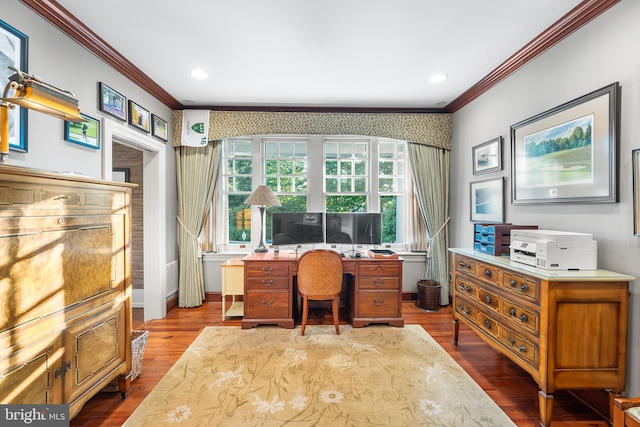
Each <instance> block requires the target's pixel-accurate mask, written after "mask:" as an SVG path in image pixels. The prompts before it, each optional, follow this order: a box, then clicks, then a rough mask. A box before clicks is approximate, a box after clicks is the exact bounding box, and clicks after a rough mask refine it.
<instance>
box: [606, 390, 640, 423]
mask: <svg viewBox="0 0 640 427" xmlns="http://www.w3.org/2000/svg"><path fill="white" fill-rule="evenodd" d="M639 426H640V397H636V398H624V397H616V398H615V399H614V402H613V427H639Z"/></svg>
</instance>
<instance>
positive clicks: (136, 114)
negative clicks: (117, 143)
mask: <svg viewBox="0 0 640 427" xmlns="http://www.w3.org/2000/svg"><path fill="white" fill-rule="evenodd" d="M149 119H150V117H149V110H147V109H145V108H142V107H141V106H140V105H139V104H137V103H135V102H133V101H132V100H129V124H130V125H131V126H133V127H134V128H136V129H138V130H141V131H143V132H147V133H149V130H150V124H149V122H150V120H149Z"/></svg>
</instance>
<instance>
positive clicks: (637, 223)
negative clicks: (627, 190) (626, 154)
mask: <svg viewBox="0 0 640 427" xmlns="http://www.w3.org/2000/svg"><path fill="white" fill-rule="evenodd" d="M631 163H632V168H633V234H635V235H636V236H640V149H637V150H633V151H632V152H631Z"/></svg>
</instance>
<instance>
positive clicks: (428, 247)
mask: <svg viewBox="0 0 640 427" xmlns="http://www.w3.org/2000/svg"><path fill="white" fill-rule="evenodd" d="M450 219H451V217H447V220H446V221H445V222H444V224H442V227H440V229H439V230H438V231H436V234H434V235H433V236H431V238H430V239H429V241H428V242H427V258H431V241H432V240H433V239H435V238H436V237H438V234H440V232H441V231H442V230H444V227H445V226H446V225H447V224H448V223H449V220H450Z"/></svg>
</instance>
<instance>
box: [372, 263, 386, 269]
mask: <svg viewBox="0 0 640 427" xmlns="http://www.w3.org/2000/svg"><path fill="white" fill-rule="evenodd" d="M378 269H380V270H384V265H380V264H378V265H376V267H375V268H374V269H373V271H376V270H378Z"/></svg>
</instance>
